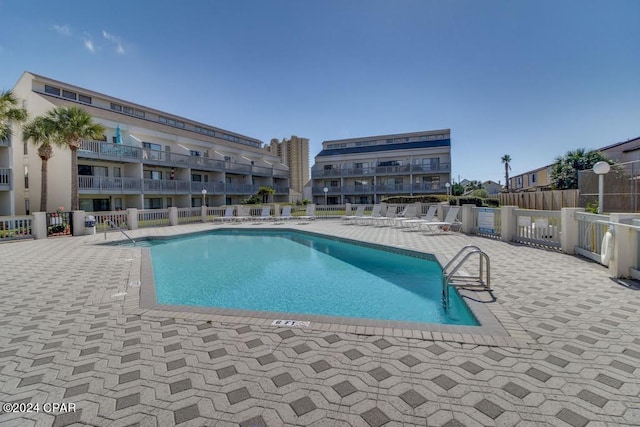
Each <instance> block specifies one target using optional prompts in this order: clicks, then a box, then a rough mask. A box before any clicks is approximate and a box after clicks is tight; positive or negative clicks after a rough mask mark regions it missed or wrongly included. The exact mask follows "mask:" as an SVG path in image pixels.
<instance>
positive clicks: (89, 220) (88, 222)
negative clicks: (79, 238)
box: [84, 215, 96, 234]
mask: <svg viewBox="0 0 640 427" xmlns="http://www.w3.org/2000/svg"><path fill="white" fill-rule="evenodd" d="M84 228H85V230H86V233H85V234H96V217H95V216H93V215H88V216H87V217H85V219H84Z"/></svg>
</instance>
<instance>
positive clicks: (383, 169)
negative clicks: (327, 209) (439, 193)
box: [311, 163, 451, 178]
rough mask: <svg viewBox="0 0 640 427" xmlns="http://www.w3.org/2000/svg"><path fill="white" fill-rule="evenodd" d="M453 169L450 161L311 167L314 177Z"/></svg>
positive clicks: (440, 171) (399, 173) (429, 171)
mask: <svg viewBox="0 0 640 427" xmlns="http://www.w3.org/2000/svg"><path fill="white" fill-rule="evenodd" d="M450 169H451V164H450V163H439V164H437V165H430V164H424V165H399V166H377V167H368V168H342V169H338V168H335V169H322V168H311V177H312V178H329V177H341V176H342V177H348V176H372V175H408V174H424V173H447V172H449V171H450Z"/></svg>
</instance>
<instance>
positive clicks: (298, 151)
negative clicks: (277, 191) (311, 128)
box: [265, 135, 309, 194]
mask: <svg viewBox="0 0 640 427" xmlns="http://www.w3.org/2000/svg"><path fill="white" fill-rule="evenodd" d="M265 149H266V150H267V151H268V152H269V153H271V154H273V155H276V156H278V157H279V158H280V161H281V162H282V163H283V164H285V165H287V166H288V167H289V183H290V186H291V189H292V190H294V191H295V192H296V193H299V194H302V192H303V188H304V185H305V184H306V183H307V181H309V139H308V138H298V137H297V136H295V135H292V136H291V139H286V138H282V141H278V139H277V138H274V139H272V140H271V144H269V145H268V146H266V147H265Z"/></svg>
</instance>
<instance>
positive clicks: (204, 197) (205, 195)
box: [202, 188, 207, 206]
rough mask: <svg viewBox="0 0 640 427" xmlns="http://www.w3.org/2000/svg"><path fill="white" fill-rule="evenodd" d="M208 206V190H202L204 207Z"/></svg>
mask: <svg viewBox="0 0 640 427" xmlns="http://www.w3.org/2000/svg"><path fill="white" fill-rule="evenodd" d="M206 205H207V189H206V188H203V189H202V206H206Z"/></svg>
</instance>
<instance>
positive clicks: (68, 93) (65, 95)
mask: <svg viewBox="0 0 640 427" xmlns="http://www.w3.org/2000/svg"><path fill="white" fill-rule="evenodd" d="M62 97H63V98H67V99H73V100H75V99H76V93H75V92H71V91H68V90H63V91H62Z"/></svg>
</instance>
